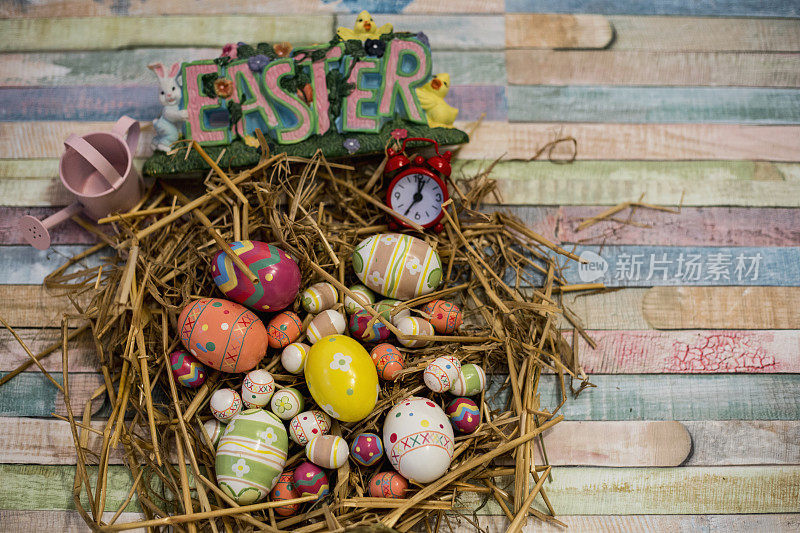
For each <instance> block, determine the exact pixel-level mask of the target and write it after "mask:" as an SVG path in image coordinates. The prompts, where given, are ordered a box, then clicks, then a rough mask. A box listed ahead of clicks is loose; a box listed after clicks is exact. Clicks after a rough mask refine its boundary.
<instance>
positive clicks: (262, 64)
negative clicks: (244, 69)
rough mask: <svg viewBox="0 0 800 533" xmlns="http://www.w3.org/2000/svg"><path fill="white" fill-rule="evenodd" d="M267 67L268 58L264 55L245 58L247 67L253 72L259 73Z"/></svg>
mask: <svg viewBox="0 0 800 533" xmlns="http://www.w3.org/2000/svg"><path fill="white" fill-rule="evenodd" d="M267 65H269V58H268V57H267V56H265V55H262V54H258V55H254V56H251V57H248V58H247V66H248V67H250V70H252V71H253V72H261V71H262V70H264V68H266V66H267Z"/></svg>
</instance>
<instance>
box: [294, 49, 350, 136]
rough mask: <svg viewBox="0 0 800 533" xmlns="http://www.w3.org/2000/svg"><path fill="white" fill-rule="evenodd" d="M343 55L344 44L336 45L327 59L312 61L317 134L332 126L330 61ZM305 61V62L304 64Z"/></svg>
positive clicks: (329, 51)
mask: <svg viewBox="0 0 800 533" xmlns="http://www.w3.org/2000/svg"><path fill="white" fill-rule="evenodd" d="M340 57H342V46H341V45H340V46H334V47H333V48H331V49H330V50H328V53H327V55H326V56H325V59H322V60H320V61H315V62H313V63H311V84H312V85H313V86H314V108H315V109H316V111H317V134H318V135H322V134H323V133H325V132H326V131H328V129H329V128H330V127H331V120H330V117H329V116H328V109H329V108H330V106H331V105H330V102H328V82H327V80H326V78H325V77H326V76H327V75H328V70H329V69H328V63H331V62H333V61H336V60H338V59H339V58H340ZM304 63H305V62H303V64H304Z"/></svg>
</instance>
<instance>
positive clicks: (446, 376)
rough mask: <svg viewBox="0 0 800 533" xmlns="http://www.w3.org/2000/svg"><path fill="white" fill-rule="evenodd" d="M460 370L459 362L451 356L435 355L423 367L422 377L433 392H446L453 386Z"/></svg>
mask: <svg viewBox="0 0 800 533" xmlns="http://www.w3.org/2000/svg"><path fill="white" fill-rule="evenodd" d="M459 370H461V363H459V362H458V359H456V358H455V357H453V356H450V355H445V356H442V357H437V358H436V359H434V360H433V361H431V362H430V363H428V366H427V367H425V372H423V374H422V379H423V380H424V381H425V385H426V386H427V387H428V388H429V389H431V390H432V391H433V392H447V391H449V390H450V389H451V388H452V387H453V383H455V381H456V379H457V378H458V372H459Z"/></svg>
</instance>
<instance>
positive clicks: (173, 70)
mask: <svg viewBox="0 0 800 533" xmlns="http://www.w3.org/2000/svg"><path fill="white" fill-rule="evenodd" d="M180 71H181V64H180V63H173V64H172V66H171V67H169V77H170V78H174V77H176V76H177V75H178V72H180Z"/></svg>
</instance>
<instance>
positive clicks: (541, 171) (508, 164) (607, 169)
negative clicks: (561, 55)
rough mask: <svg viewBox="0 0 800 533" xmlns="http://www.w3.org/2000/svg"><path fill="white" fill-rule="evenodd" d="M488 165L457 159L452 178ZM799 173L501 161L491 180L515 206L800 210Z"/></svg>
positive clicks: (768, 168) (748, 164) (773, 168)
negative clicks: (625, 205)
mask: <svg viewBox="0 0 800 533" xmlns="http://www.w3.org/2000/svg"><path fill="white" fill-rule="evenodd" d="M509 116H513V113H509ZM580 151H581V147H580V145H579V146H578V152H579V153H580ZM490 164H491V162H490V161H486V160H471V161H470V160H460V161H456V163H455V165H454V172H453V175H454V176H456V177H472V176H474V175H476V174H478V173H479V172H481V171H482V170H483V169H486V168H488V167H489V165H490ZM799 172H800V165H796V164H788V165H785V166H784V165H780V166H779V165H777V164H773V163H765V162H753V161H575V162H573V163H571V164H554V163H550V162H548V161H501V162H500V163H498V164H497V165H495V166H494V169H493V170H492V174H491V177H492V178H494V179H496V180H498V181H499V186H500V190H501V192H502V193H503V194H502V196H503V201H504V202H505V203H507V204H514V205H524V204H532V205H616V204H618V203H620V202H625V201H639V199H640V197H641V196H642V195H644V199H645V201H646V202H651V203H655V204H661V205H685V206H714V205H731V206H746V207H800V180H798V178H797V176H798V173H799Z"/></svg>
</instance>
